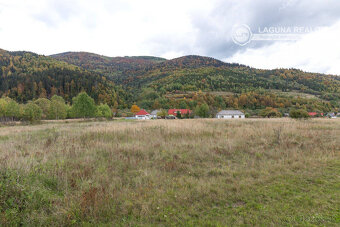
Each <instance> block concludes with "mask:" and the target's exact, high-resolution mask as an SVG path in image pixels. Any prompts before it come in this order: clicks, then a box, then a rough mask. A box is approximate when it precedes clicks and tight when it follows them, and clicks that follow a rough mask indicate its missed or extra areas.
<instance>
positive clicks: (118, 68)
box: [51, 52, 166, 76]
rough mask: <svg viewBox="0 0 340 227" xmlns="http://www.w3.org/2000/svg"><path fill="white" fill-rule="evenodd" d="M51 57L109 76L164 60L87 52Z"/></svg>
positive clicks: (67, 53)
mask: <svg viewBox="0 0 340 227" xmlns="http://www.w3.org/2000/svg"><path fill="white" fill-rule="evenodd" d="M51 57H52V58H55V59H57V60H61V61H65V62H67V63H70V64H73V65H77V66H80V67H83V68H85V69H87V70H92V71H97V72H100V73H103V74H105V75H111V76H112V75H117V74H119V73H120V72H122V71H126V70H130V69H135V68H140V67H145V66H148V65H152V64H154V63H160V62H163V61H165V60H166V59H164V58H158V57H150V56H132V57H107V56H102V55H98V54H93V53H87V52H66V53H60V54H55V55H51Z"/></svg>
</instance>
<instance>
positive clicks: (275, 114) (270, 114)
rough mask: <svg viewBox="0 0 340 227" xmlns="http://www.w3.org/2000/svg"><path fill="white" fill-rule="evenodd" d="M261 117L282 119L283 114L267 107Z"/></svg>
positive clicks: (261, 112)
mask: <svg viewBox="0 0 340 227" xmlns="http://www.w3.org/2000/svg"><path fill="white" fill-rule="evenodd" d="M260 116H262V117H268V118H272V117H282V114H281V113H280V112H279V111H278V110H277V109H275V108H272V107H267V108H266V109H264V110H261V111H260Z"/></svg>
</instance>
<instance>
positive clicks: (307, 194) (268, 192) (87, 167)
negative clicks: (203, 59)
mask: <svg viewBox="0 0 340 227" xmlns="http://www.w3.org/2000/svg"><path fill="white" fill-rule="evenodd" d="M339 154H340V121H339V120H327V119H322V120H309V121H295V120H290V119H273V120H271V119H270V120H262V119H253V120H236V121H232V120H231V121H223V120H222V121H221V120H174V121H171V120H168V121H165V120H157V121H139V122H126V121H121V122H83V123H79V122H74V123H73V122H69V123H61V124H60V123H55V122H54V123H51V124H43V125H37V126H15V127H3V128H0V190H1V189H2V190H3V192H2V193H1V192H0V223H3V224H4V225H12V224H27V225H49V224H51V223H54V224H56V225H72V224H75V225H80V224H86V223H88V224H110V225H130V226H135V225H167V226H168V225H191V226H194V225H213V226H215V225H244V224H250V225H310V224H316V225H336V224H337V223H339V202H340V201H339V197H340V193H339V186H340V185H339V171H340V159H339ZM1 185H3V187H2V188H1ZM4 185H5V187H4Z"/></svg>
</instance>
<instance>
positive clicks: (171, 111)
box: [168, 109, 191, 116]
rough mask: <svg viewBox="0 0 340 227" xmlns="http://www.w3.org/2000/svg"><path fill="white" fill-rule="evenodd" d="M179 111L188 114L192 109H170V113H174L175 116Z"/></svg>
mask: <svg viewBox="0 0 340 227" xmlns="http://www.w3.org/2000/svg"><path fill="white" fill-rule="evenodd" d="M177 112H180V113H181V114H182V115H183V114H187V113H189V114H190V113H191V110H189V109H170V110H169V111H168V114H169V115H174V116H177Z"/></svg>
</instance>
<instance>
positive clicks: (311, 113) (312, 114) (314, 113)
mask: <svg viewBox="0 0 340 227" xmlns="http://www.w3.org/2000/svg"><path fill="white" fill-rule="evenodd" d="M308 115H309V116H311V117H314V116H316V115H318V113H317V112H309V113H308ZM320 115H321V116H323V113H321V114H320Z"/></svg>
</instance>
